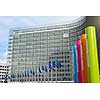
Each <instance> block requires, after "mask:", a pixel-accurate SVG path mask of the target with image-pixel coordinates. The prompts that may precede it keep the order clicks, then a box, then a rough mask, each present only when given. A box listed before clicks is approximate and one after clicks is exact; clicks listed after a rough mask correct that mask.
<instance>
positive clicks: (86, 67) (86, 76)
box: [80, 34, 89, 83]
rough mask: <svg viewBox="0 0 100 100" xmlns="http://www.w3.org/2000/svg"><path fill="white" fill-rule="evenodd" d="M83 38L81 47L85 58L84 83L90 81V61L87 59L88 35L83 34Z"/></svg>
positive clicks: (81, 37)
mask: <svg viewBox="0 0 100 100" xmlns="http://www.w3.org/2000/svg"><path fill="white" fill-rule="evenodd" d="M80 39H81V46H82V47H81V48H82V58H83V72H82V77H83V83H88V82H89V81H88V61H87V50H86V35H85V34H82V35H81V36H80Z"/></svg>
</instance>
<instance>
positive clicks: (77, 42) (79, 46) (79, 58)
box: [76, 40, 82, 83]
mask: <svg viewBox="0 0 100 100" xmlns="http://www.w3.org/2000/svg"><path fill="white" fill-rule="evenodd" d="M76 48H77V62H78V82H79V83H82V55H81V43H80V40H77V41H76Z"/></svg>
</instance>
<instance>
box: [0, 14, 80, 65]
mask: <svg viewBox="0 0 100 100" xmlns="http://www.w3.org/2000/svg"><path fill="white" fill-rule="evenodd" d="M78 17H79V16H0V63H6V62H7V49H8V39H9V30H10V29H12V28H21V27H22V28H23V27H25V28H27V27H37V26H45V25H49V24H50V25H53V24H54V23H58V24H60V23H65V22H70V21H72V20H74V19H77V18H78Z"/></svg>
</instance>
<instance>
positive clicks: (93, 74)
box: [85, 26, 99, 83]
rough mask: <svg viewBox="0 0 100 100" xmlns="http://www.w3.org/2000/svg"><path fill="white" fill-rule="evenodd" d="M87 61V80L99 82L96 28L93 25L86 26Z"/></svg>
mask: <svg viewBox="0 0 100 100" xmlns="http://www.w3.org/2000/svg"><path fill="white" fill-rule="evenodd" d="M85 31H86V37H87V47H88V61H89V82H91V83H99V65H98V53H97V42H96V29H95V27H94V26H89V27H87V28H86V30H85Z"/></svg>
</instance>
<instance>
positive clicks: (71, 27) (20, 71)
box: [8, 17, 86, 82]
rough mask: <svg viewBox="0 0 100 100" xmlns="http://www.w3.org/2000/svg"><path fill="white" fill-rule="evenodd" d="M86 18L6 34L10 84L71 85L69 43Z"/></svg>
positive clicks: (71, 67) (14, 30)
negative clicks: (51, 83)
mask: <svg viewBox="0 0 100 100" xmlns="http://www.w3.org/2000/svg"><path fill="white" fill-rule="evenodd" d="M85 27H86V17H79V18H78V19H75V20H73V21H71V22H69V23H63V24H55V25H48V26H43V27H30V28H21V29H20V28H19V29H13V30H11V31H10V34H9V47H8V62H9V66H10V82H73V62H72V47H71V46H72V44H73V43H74V42H75V41H76V40H77V39H78V38H79V35H80V34H82V33H84V29H85Z"/></svg>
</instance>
